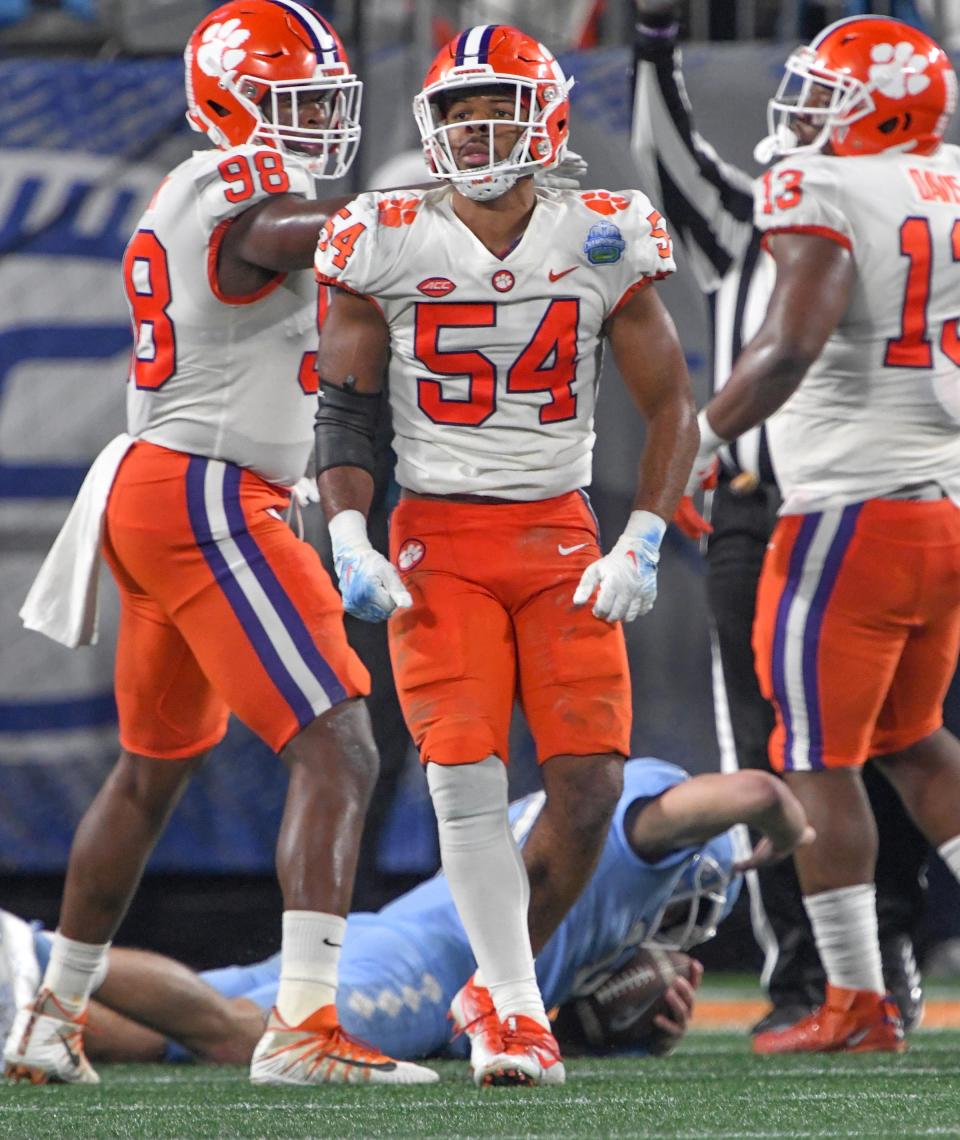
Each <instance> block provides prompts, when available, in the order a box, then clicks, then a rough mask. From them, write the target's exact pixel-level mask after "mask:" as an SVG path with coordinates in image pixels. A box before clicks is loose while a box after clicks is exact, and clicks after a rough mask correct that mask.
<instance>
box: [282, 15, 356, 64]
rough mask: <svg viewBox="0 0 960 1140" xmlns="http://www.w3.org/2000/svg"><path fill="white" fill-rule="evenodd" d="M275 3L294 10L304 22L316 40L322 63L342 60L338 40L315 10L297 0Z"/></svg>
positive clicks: (318, 55) (319, 59) (318, 54)
mask: <svg viewBox="0 0 960 1140" xmlns="http://www.w3.org/2000/svg"><path fill="white" fill-rule="evenodd" d="M273 3H274V4H279V5H280V7H281V8H287V9H289V11H291V12H293V14H294V15H295V16H296V17H297V18H298V19H299V20H301V21H302V22H303V23H304V25H305V26H306V29H307V31H308V32H309V33H310V35H311V37H312V39H313V40H314V44H315V46H316V49H317V59H318V61H319V62H320V63H339V62H341V60H340V53H339V51H338V50H337V41H336V40H335V39H334V38H333V36H332V35H331V34H330V29H329V28H328V27H327V26H326V24H325V23H324V22H323V21H322V20H321V19H319V18H318V17H317V15H316V13H315V12H311V11H310V9H309V8H305V7H304V6H303V5H302V4H297V3H296V2H295V0H273Z"/></svg>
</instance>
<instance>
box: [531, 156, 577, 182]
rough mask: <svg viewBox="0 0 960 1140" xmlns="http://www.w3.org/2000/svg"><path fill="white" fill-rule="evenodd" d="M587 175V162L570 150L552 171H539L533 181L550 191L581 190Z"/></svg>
mask: <svg viewBox="0 0 960 1140" xmlns="http://www.w3.org/2000/svg"><path fill="white" fill-rule="evenodd" d="M586 173H587V160H586V159H585V158H582V157H581V156H580V155H579V154H577V152H576V151H574V150H568V151H567V153H566V154H565V155H564V156H563V158H562V159H561V160H560V162H559V163H557V165H556V166H555V167H554V168H553V169H552V170H538V171H537V173H536V174H535V175H534V176H533V181H534V182H535V183H536V184H537V185H538V186H546V187H548V188H549V189H550V190H579V189H580V183H581V182H582V181H583V177H584V175H585V174H586Z"/></svg>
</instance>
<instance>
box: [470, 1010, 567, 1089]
mask: <svg viewBox="0 0 960 1140" xmlns="http://www.w3.org/2000/svg"><path fill="white" fill-rule="evenodd" d="M500 1036H501V1038H502V1039H503V1053H502V1054H501V1056H500V1059H499V1060H498V1061H497V1062H496V1063H491V1064H489V1065H488V1066H487V1069H486V1072H485V1073H484V1074H483V1079H482V1080H480V1081H478V1082H477V1083H478V1084H484V1085H562V1084H563V1082H564V1081H565V1080H566V1079H567V1073H566V1070H565V1069H564V1067H563V1058H562V1057H561V1056H560V1046H559V1045H558V1044H557V1039H556V1037H554V1035H553V1034H552V1033H551V1032H550V1030H549V1029H545V1028H544V1027H543V1026H542V1025H541V1024H540V1022H539V1021H534V1019H533V1018H532V1017H526V1016H525V1015H524V1014H522V1013H518V1014H512V1015H511V1016H510V1017H507V1018H505V1019H504V1020H503V1021H501V1022H500ZM474 1076H475V1077H476V1074H474ZM518 1078H519V1079H518Z"/></svg>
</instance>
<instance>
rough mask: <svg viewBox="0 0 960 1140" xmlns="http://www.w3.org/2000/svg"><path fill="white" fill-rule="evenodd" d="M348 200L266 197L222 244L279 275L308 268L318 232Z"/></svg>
mask: <svg viewBox="0 0 960 1140" xmlns="http://www.w3.org/2000/svg"><path fill="white" fill-rule="evenodd" d="M352 201H353V199H352V198H351V197H343V198H327V199H324V200H323V201H321V202H312V201H310V200H308V199H306V198H300V197H298V196H296V195H293V194H285V195H280V196H278V197H276V198H270V199H267V200H266V201H265V202H263V203H262V204H261V205H259V206H255V207H253V209H251V210H249V211H248V212H247V214H244V215H242V216H241V217H240V218H239V219H238V220H237V221H236V222H235V223H234V225H233V226H232V227H231V231H235V232H234V233H230V232H229V231H228V236H227V238H226V239H225V241H230V242H235V243H236V246H235V252H236V254H237V255H238V256H239V257H240V258H241V259H242V260H243V261H248V262H250V263H251V264H253V265H259V266H260V267H261V268H262V269H272V270H274V271H276V272H279V273H283V272H292V271H294V270H297V269H310V268H311V267H312V265H313V258H314V254H315V252H316V248H317V238H318V237H319V235H320V231H321V230H322V229H323V227H324V225H325V224H326V222H327V220H328V219H329V218H330V217H331V216H332V215H333V214H335V213H336V212H337V210H341V209H343V207H344V206H346V205H348V204H349V203H350V202H352Z"/></svg>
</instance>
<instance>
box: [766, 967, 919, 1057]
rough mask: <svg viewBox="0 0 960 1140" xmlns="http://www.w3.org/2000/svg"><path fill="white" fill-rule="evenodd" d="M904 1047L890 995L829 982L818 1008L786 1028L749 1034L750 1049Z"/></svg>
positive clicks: (899, 1049) (865, 1050)
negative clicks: (751, 1042)
mask: <svg viewBox="0 0 960 1140" xmlns="http://www.w3.org/2000/svg"><path fill="white" fill-rule="evenodd" d="M906 1048H907V1042H906V1040H905V1039H904V1034H903V1023H902V1022H901V1020H900V1014H899V1012H898V1010H897V1007H896V1004H895V1003H894V1001H893V999H892V998H890V997H884V996H883V994H878V993H874V992H873V991H872V990H848V989H844V988H843V987H841V986H832V985H829V984H828V985H827V995H826V1001H825V1002H824V1004H823V1005H822V1006H821V1007H820V1008H819V1009H815V1010H814V1011H813V1013H809V1014H807V1016H806V1017H802V1018H801V1019H800V1020H799V1021H797V1022H795V1023H794V1024H793V1025H790V1026H788V1027H787V1028H786V1029H776V1030H771V1031H770V1032H768V1033H757V1034H756V1035H755V1036H754V1038H753V1051H754V1053H903V1052H905V1050H906Z"/></svg>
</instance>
